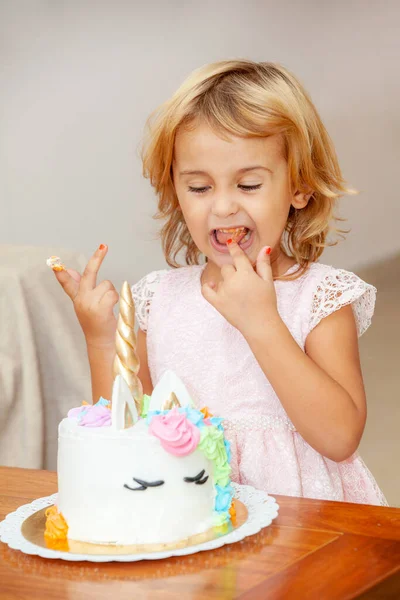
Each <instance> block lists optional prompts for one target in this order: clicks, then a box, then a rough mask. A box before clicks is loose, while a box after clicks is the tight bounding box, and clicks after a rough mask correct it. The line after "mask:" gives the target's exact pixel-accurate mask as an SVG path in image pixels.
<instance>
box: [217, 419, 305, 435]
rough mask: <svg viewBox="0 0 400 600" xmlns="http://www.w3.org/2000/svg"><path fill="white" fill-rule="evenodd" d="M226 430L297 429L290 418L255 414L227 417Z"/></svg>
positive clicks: (236, 431) (224, 423) (224, 424)
mask: <svg viewBox="0 0 400 600" xmlns="http://www.w3.org/2000/svg"><path fill="white" fill-rule="evenodd" d="M222 425H223V427H224V429H225V431H232V432H235V433H238V432H240V431H253V430H255V429H263V430H268V429H279V430H282V429H287V430H289V431H297V430H296V428H295V426H294V425H293V423H292V422H291V421H290V420H289V419H285V418H284V417H279V416H278V415H254V416H249V417H242V418H241V419H225V418H224V420H223V423H222Z"/></svg>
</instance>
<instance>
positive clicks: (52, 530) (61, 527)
mask: <svg viewBox="0 0 400 600" xmlns="http://www.w3.org/2000/svg"><path fill="white" fill-rule="evenodd" d="M45 514H46V517H47V518H46V529H45V532H44V537H45V539H46V541H55V540H66V539H67V534H68V525H67V522H66V520H65V519H64V517H63V516H62V514H61V513H59V512H58V510H57V507H56V506H50V508H48V509H47V510H46V513H45Z"/></svg>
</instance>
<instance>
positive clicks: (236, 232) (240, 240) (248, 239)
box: [210, 226, 253, 253]
mask: <svg viewBox="0 0 400 600" xmlns="http://www.w3.org/2000/svg"><path fill="white" fill-rule="evenodd" d="M210 236H211V243H212V245H213V247H214V248H215V249H216V250H218V251H219V252H224V253H225V252H229V250H228V248H227V245H226V243H227V241H228V240H229V239H232V240H233V241H234V242H236V243H237V244H239V246H240V247H241V248H242V250H245V249H246V248H248V247H249V246H250V245H251V243H252V240H253V230H252V229H249V228H248V227H244V226H241V227H232V228H227V229H213V230H212V231H211V232H210Z"/></svg>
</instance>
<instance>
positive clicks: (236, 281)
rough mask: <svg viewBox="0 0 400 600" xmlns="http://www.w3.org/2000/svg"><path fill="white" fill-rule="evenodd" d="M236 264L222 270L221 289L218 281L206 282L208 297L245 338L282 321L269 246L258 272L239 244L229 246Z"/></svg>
mask: <svg viewBox="0 0 400 600" xmlns="http://www.w3.org/2000/svg"><path fill="white" fill-rule="evenodd" d="M228 248H229V252H230V255H231V256H232V259H233V265H224V266H223V267H222V268H221V277H222V280H221V281H220V283H219V285H218V288H217V289H216V287H217V286H216V284H215V282H210V283H205V284H204V285H203V286H202V288H201V291H202V294H203V296H204V298H205V299H206V300H207V301H208V302H209V303H210V304H212V306H214V308H216V310H218V312H219V313H221V315H222V316H223V317H225V319H226V320H227V321H229V323H231V325H233V326H234V327H236V328H237V329H238V330H239V331H240V332H241V333H242V334H243V335H244V336H246V335H247V334H250V333H251V332H254V331H257V328H259V327H260V326H262V325H263V324H264V325H265V324H266V323H268V322H273V321H276V320H277V319H280V317H279V313H278V309H277V301H276V293H275V286H274V281H273V277H272V269H271V262H270V256H269V254H267V251H268V250H269V247H268V246H264V247H263V248H262V249H261V250H260V252H259V254H258V256H257V261H256V271H255V270H254V268H253V266H252V264H251V262H250V260H249V259H248V257H247V255H246V253H245V252H243V250H242V249H241V248H240V246H239V245H238V244H236V243H235V242H232V243H231V244H229V245H228Z"/></svg>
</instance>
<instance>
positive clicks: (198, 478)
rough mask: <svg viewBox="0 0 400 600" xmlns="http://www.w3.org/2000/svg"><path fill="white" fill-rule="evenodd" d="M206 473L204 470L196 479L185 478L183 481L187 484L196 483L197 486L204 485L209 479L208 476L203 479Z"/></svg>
mask: <svg viewBox="0 0 400 600" xmlns="http://www.w3.org/2000/svg"><path fill="white" fill-rule="evenodd" d="M204 473H205V470H204V469H203V470H202V471H200V473H199V474H198V475H196V477H184V478H183V481H186V482H187V483H195V484H196V485H203V483H205V482H206V481H207V479H208V475H206V477H204V478H203V479H202V477H203V475H204Z"/></svg>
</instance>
